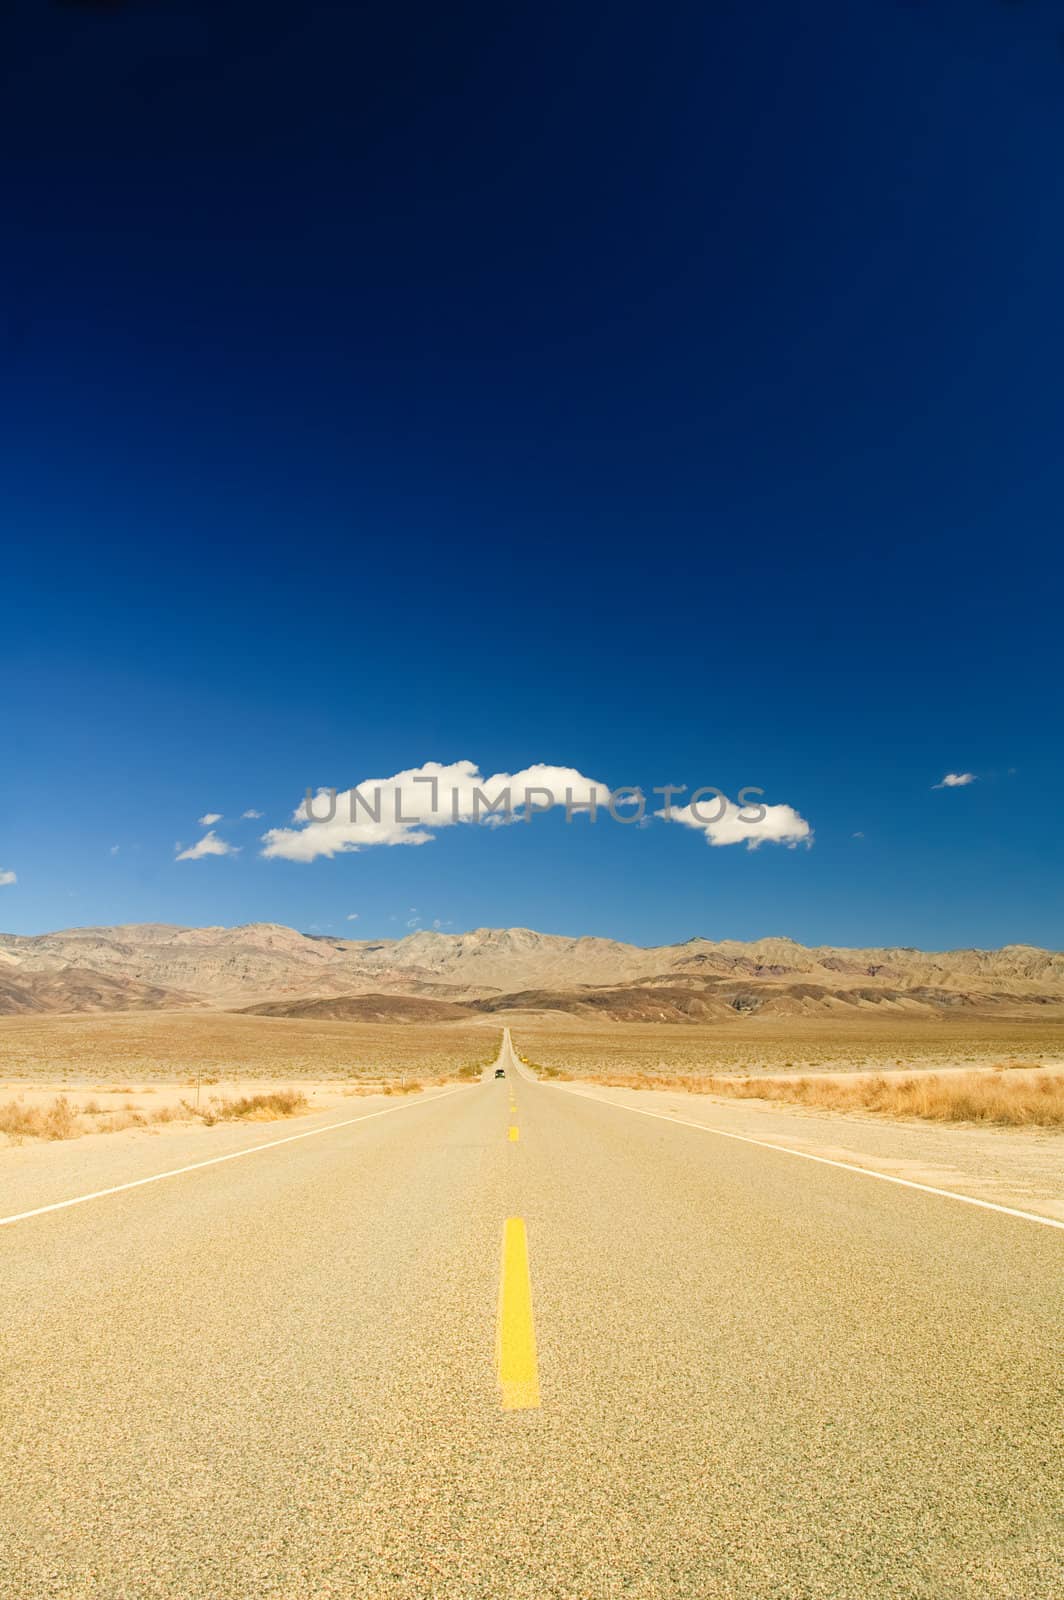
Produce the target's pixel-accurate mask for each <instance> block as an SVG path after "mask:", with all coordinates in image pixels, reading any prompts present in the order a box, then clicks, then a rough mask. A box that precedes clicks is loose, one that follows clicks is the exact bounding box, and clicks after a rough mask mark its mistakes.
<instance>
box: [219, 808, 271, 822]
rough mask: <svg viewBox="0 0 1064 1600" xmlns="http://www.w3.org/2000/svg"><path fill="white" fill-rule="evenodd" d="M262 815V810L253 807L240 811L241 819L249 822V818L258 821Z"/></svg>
mask: <svg viewBox="0 0 1064 1600" xmlns="http://www.w3.org/2000/svg"><path fill="white" fill-rule="evenodd" d="M261 816H262V812H261V811H256V810H254V809H253V808H251V809H249V810H247V811H242V812H241V813H240V820H241V822H247V821H249V820H250V821H252V822H257V821H258V819H259V818H260V817H261ZM219 820H220V819H219Z"/></svg>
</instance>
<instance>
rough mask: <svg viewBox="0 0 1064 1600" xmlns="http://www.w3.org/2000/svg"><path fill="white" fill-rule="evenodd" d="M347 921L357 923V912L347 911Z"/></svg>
mask: <svg viewBox="0 0 1064 1600" xmlns="http://www.w3.org/2000/svg"><path fill="white" fill-rule="evenodd" d="M347 920H348V922H357V921H358V912H357V911H349V912H348V913H347Z"/></svg>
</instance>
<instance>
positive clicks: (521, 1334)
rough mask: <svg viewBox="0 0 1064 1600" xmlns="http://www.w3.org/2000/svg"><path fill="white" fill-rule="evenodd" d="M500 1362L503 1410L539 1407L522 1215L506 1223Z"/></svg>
mask: <svg viewBox="0 0 1064 1600" xmlns="http://www.w3.org/2000/svg"><path fill="white" fill-rule="evenodd" d="M496 1361H497V1364H498V1369H499V1389H500V1391H501V1396H502V1409H503V1410H504V1411H527V1410H531V1409H534V1408H536V1407H538V1406H539V1372H538V1368H537V1364H536V1333H535V1328H534V1327H533V1324H532V1280H531V1278H530V1276H529V1272H528V1236H527V1234H526V1232H525V1224H524V1219H523V1218H522V1217H507V1219H506V1221H505V1222H504V1224H503V1230H502V1276H501V1281H500V1284H499V1328H498V1335H497V1338H496Z"/></svg>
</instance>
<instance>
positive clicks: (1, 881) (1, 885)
mask: <svg viewBox="0 0 1064 1600" xmlns="http://www.w3.org/2000/svg"><path fill="white" fill-rule="evenodd" d="M17 882H18V873H17V872H11V871H10V870H7V869H5V868H3V867H0V889H6V888H7V885H8V884H9V883H17Z"/></svg>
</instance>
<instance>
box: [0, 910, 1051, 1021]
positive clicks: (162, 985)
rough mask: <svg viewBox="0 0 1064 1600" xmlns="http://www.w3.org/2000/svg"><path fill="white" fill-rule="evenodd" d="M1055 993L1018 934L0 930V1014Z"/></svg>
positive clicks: (700, 1007) (638, 1009)
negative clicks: (898, 938)
mask: <svg viewBox="0 0 1064 1600" xmlns="http://www.w3.org/2000/svg"><path fill="white" fill-rule="evenodd" d="M404 998H405V999H406V1000H409V1001H411V1002H413V1001H418V1000H420V1001H422V1002H425V1004H424V1005H417V1004H408V1005H402V1004H399V1001H400V1000H402V999H404ZM356 1000H357V1001H358V1004H357V1005H356V1004H355V1003H354V1002H355V1001H356ZM428 1002H432V1003H433V1004H432V1005H429V1004H428ZM1061 1005H1064V954H1061V953H1060V952H1058V951H1051V950H1040V949H1037V948H1035V947H1033V946H1031V945H1008V946H1006V947H1005V948H1003V949H1000V950H949V951H922V950H915V949H904V948H893V949H891V948H888V949H879V948H877V949H868V950H850V949H837V948H833V947H828V946H822V947H819V948H816V949H809V948H806V947H805V946H803V945H799V944H795V943H794V941H793V940H791V939H784V938H767V939H758V940H754V941H752V942H750V943H741V942H739V941H736V940H722V941H719V942H714V941H711V940H708V939H701V938H696V939H689V940H687V941H686V942H685V943H683V944H675V945H660V946H657V947H653V948H643V947H641V946H639V945H630V944H622V943H619V942H618V941H616V940H612V939H599V938H590V937H589V938H568V937H563V936H560V935H556V934H543V933H535V932H533V931H532V930H531V929H528V928H478V929H477V930H476V931H475V932H472V933H463V934H446V933H429V932H424V933H414V934H411V935H410V936H409V937H408V938H405V939H397V940H379V941H366V940H354V939H331V938H323V937H320V936H319V937H311V936H308V935H306V934H302V933H298V932H296V930H295V929H293V928H286V927H282V926H280V925H279V924H275V923H251V924H249V925H247V926H244V927H237V928H220V927H219V928H180V927H171V926H168V925H165V924H158V923H146V924H133V925H130V926H127V927H115V928H69V929H65V930H62V931H60V932H56V933H46V934H40V935H37V936H34V937H29V936H23V935H16V934H0V1014H3V1013H7V1014H12V1013H16V1012H30V1011H74V1012H77V1011H99V1010H134V1009H164V1008H170V1007H187V1006H201V1007H202V1006H206V1007H211V1008H224V1009H234V1010H235V1009H240V1010H250V1009H252V1008H254V1009H256V1010H259V1011H262V1012H264V1013H265V1014H284V1015H316V1016H332V1017H342V1016H344V1015H347V1016H350V1017H360V1018H362V1019H366V1018H368V1017H370V1016H371V1015H379V1016H380V1018H381V1020H384V1019H385V1018H386V1017H387V1018H392V1019H397V1020H398V1019H400V1018H409V1019H411V1020H412V1019H413V1018H414V1017H415V1016H421V1017H424V1018H426V1020H427V1019H428V1017H429V1013H430V1012H432V1011H435V1017H436V1020H441V1021H442V1020H444V1018H445V1017H446V1016H452V1017H455V1018H457V1017H459V1016H463V1015H478V1014H479V1015H483V1014H494V1013H498V1012H503V1011H511V1010H519V1011H526V1012H527V1011H555V1012H564V1013H566V1014H568V1015H574V1016H586V1017H599V1018H606V1019H616V1020H640V1021H655V1020H658V1021H680V1020H688V1021H695V1020H700V1019H706V1020H711V1019H723V1018H728V1017H735V1016H741V1015H744V1014H749V1013H752V1012H768V1013H778V1014H784V1015H785V1014H794V1013H798V1012H809V1011H824V1012H831V1011H836V1010H838V1009H840V1008H842V1009H844V1010H847V1011H849V1010H853V1009H860V1010H870V1009H875V1010H877V1011H880V1012H889V1011H891V1010H898V1011H905V1012H917V1013H943V1014H944V1013H946V1012H951V1011H956V1010H958V1009H965V1008H967V1009H989V1010H1001V1009H1002V1008H1005V1009H1009V1010H1017V1009H1022V1010H1032V1009H1037V1010H1038V1011H1039V1013H1040V1014H1042V1015H1045V1014H1047V1013H1046V1010H1045V1008H1052V1007H1056V1006H1061ZM437 1007H438V1008H439V1009H435V1008H437ZM345 1008H347V1009H345ZM1062 1015H1064V1013H1062Z"/></svg>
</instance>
